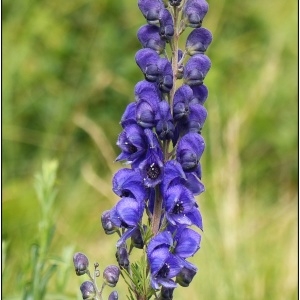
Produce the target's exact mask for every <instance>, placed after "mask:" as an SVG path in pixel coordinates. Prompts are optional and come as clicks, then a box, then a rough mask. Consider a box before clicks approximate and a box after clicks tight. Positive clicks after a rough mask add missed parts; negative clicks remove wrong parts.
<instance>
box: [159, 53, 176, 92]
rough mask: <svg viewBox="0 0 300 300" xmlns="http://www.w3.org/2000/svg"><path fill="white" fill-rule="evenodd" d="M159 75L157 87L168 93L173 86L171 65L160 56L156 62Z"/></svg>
mask: <svg viewBox="0 0 300 300" xmlns="http://www.w3.org/2000/svg"><path fill="white" fill-rule="evenodd" d="M157 66H158V69H159V71H160V76H159V78H158V87H159V89H160V90H161V91H162V92H163V93H169V92H170V90H171V89H172V87H173V70H172V65H171V63H170V62H169V60H168V59H166V58H160V59H159V61H158V62H157Z"/></svg>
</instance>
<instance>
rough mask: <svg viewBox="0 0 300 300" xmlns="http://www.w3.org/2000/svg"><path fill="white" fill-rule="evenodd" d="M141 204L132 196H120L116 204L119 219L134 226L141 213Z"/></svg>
mask: <svg viewBox="0 0 300 300" xmlns="http://www.w3.org/2000/svg"><path fill="white" fill-rule="evenodd" d="M143 209H144V208H143V205H142V203H141V202H138V201H137V200H135V199H133V198H128V197H125V198H122V199H121V200H120V201H119V202H118V203H117V205H116V210H117V213H118V215H119V216H120V218H121V220H122V221H123V222H124V223H125V224H127V225H128V226H136V225H137V223H138V222H139V221H140V219H141V217H142V214H143Z"/></svg>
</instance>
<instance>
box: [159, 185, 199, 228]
mask: <svg viewBox="0 0 300 300" xmlns="http://www.w3.org/2000/svg"><path fill="white" fill-rule="evenodd" d="M164 200H165V210H166V218H167V220H168V221H169V223H170V224H172V225H174V226H176V225H188V226H190V225H193V224H194V225H196V226H198V227H199V228H201V229H202V217H201V214H200V212H199V210H198V209H197V204H196V201H195V199H194V197H193V194H192V192H191V191H189V190H188V189H187V188H186V187H184V186H183V185H175V186H173V187H170V188H169V189H168V190H167V191H166V192H165V194H164Z"/></svg>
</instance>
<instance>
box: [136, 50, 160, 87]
mask: <svg viewBox="0 0 300 300" xmlns="http://www.w3.org/2000/svg"><path fill="white" fill-rule="evenodd" d="M159 59H160V57H159V55H158V54H157V52H156V51H155V50H153V49H149V48H145V49H141V50H139V51H138V52H137V53H136V54H135V61H136V63H137V65H138V66H139V67H140V69H141V71H142V72H143V74H144V76H145V79H146V80H148V81H150V82H156V81H157V80H158V76H159V75H160V71H159V69H158V66H157V63H158V61H159Z"/></svg>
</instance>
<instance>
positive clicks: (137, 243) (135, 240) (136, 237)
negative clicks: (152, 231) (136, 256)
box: [131, 225, 146, 249]
mask: <svg viewBox="0 0 300 300" xmlns="http://www.w3.org/2000/svg"><path fill="white" fill-rule="evenodd" d="M145 227H146V226H145V225H144V229H145ZM131 244H132V246H134V247H136V248H138V249H143V248H144V241H143V237H142V234H141V231H140V229H139V228H137V229H136V230H135V231H134V233H133V235H132V236H131Z"/></svg>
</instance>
